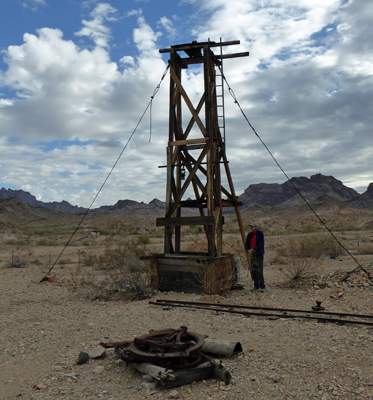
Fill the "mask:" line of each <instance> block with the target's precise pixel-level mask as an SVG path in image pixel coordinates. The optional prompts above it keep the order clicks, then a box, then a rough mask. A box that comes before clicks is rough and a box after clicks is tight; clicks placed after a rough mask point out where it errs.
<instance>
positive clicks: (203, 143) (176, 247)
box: [156, 40, 249, 257]
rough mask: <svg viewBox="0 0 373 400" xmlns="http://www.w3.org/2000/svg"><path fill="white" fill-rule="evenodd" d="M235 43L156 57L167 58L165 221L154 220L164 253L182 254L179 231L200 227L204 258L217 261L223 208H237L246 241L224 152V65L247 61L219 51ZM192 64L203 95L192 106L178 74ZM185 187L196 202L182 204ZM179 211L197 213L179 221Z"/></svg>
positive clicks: (177, 49)
mask: <svg viewBox="0 0 373 400" xmlns="http://www.w3.org/2000/svg"><path fill="white" fill-rule="evenodd" d="M239 43H240V42H239V41H238V40H236V41H229V42H222V41H221V40H220V42H218V43H217V42H212V41H208V42H203V43H202V42H201V43H197V42H195V41H193V42H192V43H188V44H181V45H175V46H171V47H170V48H167V49H161V50H159V51H160V53H170V59H169V66H170V94H169V96H170V97H169V137H168V146H167V182H166V210H165V217H164V218H157V222H156V223H157V226H164V227H165V234H164V253H165V254H179V253H180V251H181V250H180V240H181V237H180V236H181V226H183V225H184V226H185V225H186V226H193V225H200V226H203V227H204V231H205V234H206V238H207V251H208V256H211V257H214V256H221V255H222V249H223V241H222V232H223V229H222V226H223V222H224V218H223V213H222V209H223V207H234V208H235V211H236V215H237V221H238V224H239V229H240V232H241V236H242V240H243V242H244V241H245V233H244V229H243V224H242V219H241V216H240V211H239V204H238V201H237V197H236V194H235V191H234V186H233V181H232V177H231V174H230V170H229V165H228V160H227V156H226V151H225V112H224V75H223V60H224V59H226V58H235V57H244V56H248V55H249V53H248V52H245V53H236V54H223V47H225V46H228V45H235V44H239ZM213 49H214V50H215V51H216V50H217V51H216V53H218V54H215V53H214V51H213ZM185 55H186V57H185ZM192 64H202V65H203V78H204V91H203V94H202V96H201V98H200V99H199V102H198V104H197V105H196V106H194V105H193V104H192V101H191V98H190V96H188V94H187V93H186V90H185V88H184V87H183V85H182V74H181V72H182V70H183V69H185V68H188V66H189V65H192ZM185 108H186V109H187V110H189V112H190V120H189V123H188V124H187V126H186V127H183V126H182V124H183V122H182V121H183V120H182V109H185ZM203 110H204V115H202V114H203ZM195 126H197V129H195V128H194V127H195ZM192 131H193V135H191V132H192ZM196 131H197V134H196V133H195V132H196ZM191 136H193V137H192V138H191ZM196 136H197V137H196ZM221 166H224V171H225V174H226V178H227V179H226V181H227V185H228V186H227V187H224V186H222V180H221V168H220V167H221ZM189 187H192V188H193V193H194V195H195V198H194V199H190V196H189V198H188V199H187V200H184V199H183V196H184V195H185V193H186V191H187V189H188V188H189ZM183 208H195V209H198V210H199V216H182V209H183ZM189 215H190V213H189Z"/></svg>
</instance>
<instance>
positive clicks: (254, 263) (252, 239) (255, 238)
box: [245, 221, 265, 293]
mask: <svg viewBox="0 0 373 400" xmlns="http://www.w3.org/2000/svg"><path fill="white" fill-rule="evenodd" d="M249 226H250V229H251V232H250V233H249V234H248V235H247V237H246V243H245V250H246V251H247V253H248V254H249V256H250V258H251V271H252V274H251V276H252V278H253V281H254V288H253V289H251V291H252V292H255V291H257V290H260V291H261V292H263V293H264V292H265V284H264V276H263V262H264V233H263V232H262V231H260V230H259V229H258V225H257V223H256V222H255V221H252V222H250V224H249Z"/></svg>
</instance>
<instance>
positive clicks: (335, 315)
mask: <svg viewBox="0 0 373 400" xmlns="http://www.w3.org/2000/svg"><path fill="white" fill-rule="evenodd" d="M149 304H152V305H155V306H162V307H165V306H166V307H186V308H194V309H203V310H211V311H217V312H225V313H231V314H241V315H245V316H248V317H249V316H260V317H277V318H298V319H299V318H301V319H310V320H317V321H319V322H334V323H340V324H346V323H348V324H356V325H367V326H373V322H372V320H373V315H369V314H353V313H343V312H340V313H339V312H330V311H324V310H321V309H320V310H319V311H315V310H297V309H290V308H289V309H287V308H273V307H254V306H243V305H234V304H216V303H203V302H191V301H176V300H157V301H156V302H154V301H149ZM320 305H321V303H320ZM316 307H317V306H316ZM321 308H324V307H321ZM252 310H255V311H252ZM268 311H273V312H268ZM351 318H354V319H351ZM369 320H370V321H369Z"/></svg>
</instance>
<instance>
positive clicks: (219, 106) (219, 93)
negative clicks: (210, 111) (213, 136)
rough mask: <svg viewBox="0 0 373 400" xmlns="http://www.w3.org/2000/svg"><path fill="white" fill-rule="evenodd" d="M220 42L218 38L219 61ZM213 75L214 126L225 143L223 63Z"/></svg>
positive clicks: (221, 56) (221, 52) (221, 49)
mask: <svg viewBox="0 0 373 400" xmlns="http://www.w3.org/2000/svg"><path fill="white" fill-rule="evenodd" d="M221 43H222V41H221V38H220V46H219V48H220V60H222V59H223V46H222V45H221ZM216 71H217V72H216V75H215V82H216V86H215V98H216V104H215V107H216V120H215V124H217V126H216V128H217V131H219V132H220V137H221V138H222V140H223V143H225V107H224V75H223V63H220V65H219V66H218V68H217V69H216Z"/></svg>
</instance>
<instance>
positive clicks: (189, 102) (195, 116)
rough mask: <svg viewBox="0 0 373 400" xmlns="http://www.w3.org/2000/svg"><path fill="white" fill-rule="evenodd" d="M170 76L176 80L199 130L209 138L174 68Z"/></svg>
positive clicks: (171, 69)
mask: <svg viewBox="0 0 373 400" xmlns="http://www.w3.org/2000/svg"><path fill="white" fill-rule="evenodd" d="M170 75H171V76H172V79H173V80H174V82H175V84H176V85H177V87H178V88H179V90H180V94H181V96H182V97H183V99H184V101H185V104H186V105H187V107H188V108H189V111H190V113H191V114H192V116H193V118H194V120H195V121H196V124H197V125H198V127H199V129H200V130H201V132H202V134H203V136H204V137H208V134H207V132H206V128H205V126H204V125H203V123H202V121H201V119H200V118H199V116H198V114H197V112H196V110H195V109H194V107H193V104H192V102H191V101H190V99H189V97H188V95H187V94H186V92H185V90H184V88H183V86H182V85H181V82H180V80H179V78H178V76H177V75H176V73H175V71H174V70H173V68H170Z"/></svg>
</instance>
